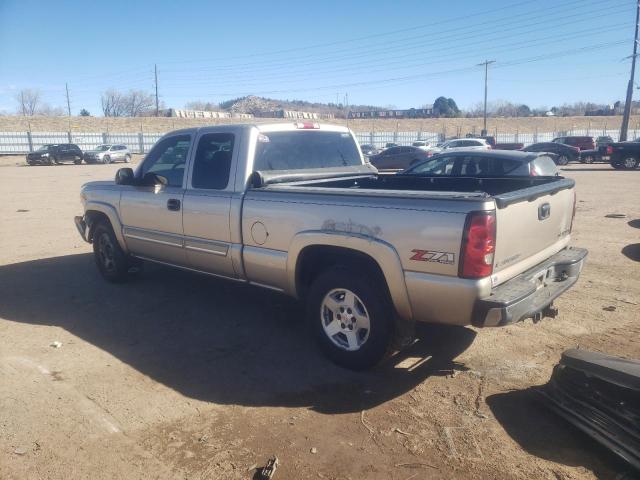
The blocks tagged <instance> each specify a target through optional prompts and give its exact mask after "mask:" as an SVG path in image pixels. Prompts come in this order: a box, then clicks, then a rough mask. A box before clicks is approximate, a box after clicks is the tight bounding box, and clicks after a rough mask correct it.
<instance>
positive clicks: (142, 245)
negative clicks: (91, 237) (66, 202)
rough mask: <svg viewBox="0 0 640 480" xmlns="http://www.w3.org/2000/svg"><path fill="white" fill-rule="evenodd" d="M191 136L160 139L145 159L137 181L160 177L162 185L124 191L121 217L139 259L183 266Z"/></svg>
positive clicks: (180, 135) (129, 242)
mask: <svg viewBox="0 0 640 480" xmlns="http://www.w3.org/2000/svg"><path fill="white" fill-rule="evenodd" d="M191 140H192V138H191V135H189V134H178V135H172V136H169V137H164V138H163V139H161V140H160V141H159V142H158V143H157V144H156V145H155V146H154V147H153V148H152V149H151V151H150V152H149V154H148V155H147V156H146V158H145V159H144V161H143V162H142V164H141V165H140V167H139V168H138V170H137V172H136V177H138V178H140V179H144V178H145V177H150V176H153V175H155V176H157V177H159V178H160V179H161V180H162V183H163V184H159V185H158V184H156V185H148V186H127V187H123V192H122V195H121V197H120V215H121V217H122V224H123V234H124V237H125V240H126V242H127V247H128V248H129V250H130V251H131V252H132V253H133V254H135V255H137V256H140V257H145V258H150V259H152V260H159V261H162V262H167V263H171V264H174V265H180V266H184V265H185V263H186V255H185V251H184V232H183V229H182V200H183V197H184V185H185V172H186V171H187V168H186V166H187V158H188V155H189V150H190V146H191Z"/></svg>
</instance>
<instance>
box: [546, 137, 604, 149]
mask: <svg viewBox="0 0 640 480" xmlns="http://www.w3.org/2000/svg"><path fill="white" fill-rule="evenodd" d="M551 141H552V142H553V143H562V144H564V145H569V146H571V147H576V148H578V149H580V150H593V149H594V148H596V143H595V142H594V141H593V137H577V136H571V137H558V138H554V139H553V140H551Z"/></svg>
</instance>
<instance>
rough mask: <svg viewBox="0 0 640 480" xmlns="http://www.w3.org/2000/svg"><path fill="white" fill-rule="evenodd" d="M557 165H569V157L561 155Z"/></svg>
mask: <svg viewBox="0 0 640 480" xmlns="http://www.w3.org/2000/svg"><path fill="white" fill-rule="evenodd" d="M557 163H558V165H566V164H567V163H569V157H567V156H566V155H560V156H559V157H558V161H557Z"/></svg>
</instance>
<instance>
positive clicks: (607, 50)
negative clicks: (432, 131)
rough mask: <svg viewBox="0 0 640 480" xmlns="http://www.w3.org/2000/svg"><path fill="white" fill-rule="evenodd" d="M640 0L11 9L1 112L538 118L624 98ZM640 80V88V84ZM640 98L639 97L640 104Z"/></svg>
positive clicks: (44, 4)
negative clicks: (286, 106)
mask: <svg viewBox="0 0 640 480" xmlns="http://www.w3.org/2000/svg"><path fill="white" fill-rule="evenodd" d="M634 17H635V1H634V0H566V1H557V0H538V1H535V0H528V1H518V0H512V1H511V0H504V1H498V0H486V1H483V2H477V1H455V2H441V1H426V0H406V1H403V0H397V1H393V2H391V1H387V2H383V1H375V0H367V1H364V0H353V1H351V0H342V1H338V0H319V1H311V2H310V1H296V2H284V1H277V0H272V1H269V2H264V1H253V0H245V1H235V2H215V1H189V2H187V1H161V0H156V1H131V0H130V1H122V0H112V1H108V2H102V3H100V2H90V1H86V0H85V1H75V0H68V1H64V2H56V1H50V0H43V1H34V0H0V111H5V112H14V111H15V110H16V106H17V105H16V103H15V100H14V95H15V93H16V92H17V91H18V90H20V89H22V88H37V89H40V90H41V91H42V94H43V96H44V99H45V100H46V101H47V102H48V103H49V104H51V105H52V106H66V100H65V97H64V86H65V82H68V84H69V89H70V92H71V102H72V112H73V113H74V114H77V113H78V111H79V110H80V108H87V109H88V110H89V111H90V112H91V113H92V114H99V113H100V106H99V105H100V102H99V98H100V94H101V92H103V91H104V90H106V89H107V88H110V87H113V88H116V89H121V90H128V89H130V88H135V89H143V90H146V91H149V92H151V91H152V89H153V65H154V63H155V64H157V65H158V75H159V86H160V96H161V100H162V101H163V102H164V103H165V105H166V106H168V107H178V108H179V107H182V106H183V105H184V104H185V103H186V102H188V101H189V100H207V101H213V102H220V101H223V100H228V99H230V98H234V97H237V96H241V95H245V94H256V95H263V96H268V97H272V98H281V99H304V100H311V101H322V102H328V101H335V100H336V96H338V97H339V98H340V100H341V101H342V99H343V98H344V95H345V94H347V93H348V98H349V103H350V104H374V105H395V106H397V107H401V108H403V107H412V106H415V107H417V106H420V105H423V104H427V103H432V102H433V100H434V99H435V98H436V97H437V96H440V95H444V96H447V97H452V98H454V99H455V100H456V102H457V103H458V105H459V106H461V107H468V106H470V105H473V104H476V103H477V102H480V101H482V97H483V78H484V77H483V76H484V72H483V69H482V68H481V67H477V66H475V65H476V64H477V63H479V62H481V61H483V60H484V59H490V60H496V63H495V65H492V66H491V67H490V84H489V98H490V99H494V100H495V99H504V100H509V101H513V102H522V103H526V104H528V105H529V106H531V107H536V106H543V105H544V106H548V107H551V106H553V105H558V104H561V103H564V102H573V101H580V100H584V101H594V102H602V103H613V102H614V101H615V100H619V99H623V98H624V94H625V89H626V83H627V80H628V75H629V68H630V63H629V60H626V61H621V60H622V58H623V57H626V56H628V55H630V54H631V48H632V38H633V23H634V19H635V18H634ZM639 81H640V79H639ZM637 92H638V91H637V90H636V94H637Z"/></svg>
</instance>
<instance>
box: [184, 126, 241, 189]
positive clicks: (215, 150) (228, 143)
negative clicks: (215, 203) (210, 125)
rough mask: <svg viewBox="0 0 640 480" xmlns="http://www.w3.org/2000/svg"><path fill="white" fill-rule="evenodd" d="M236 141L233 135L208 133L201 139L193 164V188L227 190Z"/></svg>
mask: <svg viewBox="0 0 640 480" xmlns="http://www.w3.org/2000/svg"><path fill="white" fill-rule="evenodd" d="M234 140H235V138H234V135H233V134H232V133H207V134H205V135H203V136H202V137H201V138H200V141H199V142H198V149H197V150H196V157H195V160H194V163H193V175H192V178H191V186H192V187H193V188H206V189H209V190H224V189H225V188H227V185H228V184H229V172H230V171H231V158H232V155H233V143H234Z"/></svg>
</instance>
